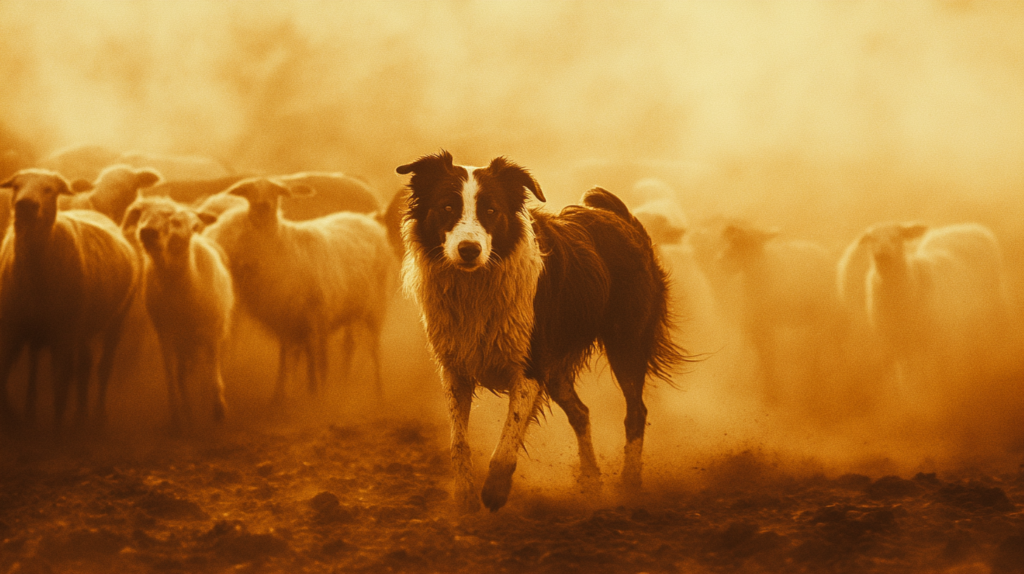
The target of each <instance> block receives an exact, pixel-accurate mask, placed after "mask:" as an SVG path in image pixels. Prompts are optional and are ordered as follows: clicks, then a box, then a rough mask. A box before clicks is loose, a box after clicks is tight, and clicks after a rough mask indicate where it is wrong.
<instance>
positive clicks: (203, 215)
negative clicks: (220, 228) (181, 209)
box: [192, 211, 217, 231]
mask: <svg viewBox="0 0 1024 574" xmlns="http://www.w3.org/2000/svg"><path fill="white" fill-rule="evenodd" d="M192 213H195V214H196V217H197V218H199V221H200V222H201V223H202V227H207V226H210V225H213V224H214V223H215V222H216V221H217V216H216V215H215V214H213V213H209V212H206V211H193V212H192ZM197 231H198V230H197Z"/></svg>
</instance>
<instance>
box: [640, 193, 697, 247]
mask: <svg viewBox="0 0 1024 574" xmlns="http://www.w3.org/2000/svg"><path fill="white" fill-rule="evenodd" d="M633 193H634V195H636V196H638V197H642V198H644V202H643V203H641V204H640V206H639V207H637V208H636V209H634V210H633V215H634V216H635V217H636V218H637V219H639V220H640V223H642V224H643V225H644V229H646V230H647V234H648V235H650V236H651V240H652V241H654V242H655V243H661V244H675V243H679V242H680V241H681V240H682V238H683V234H684V233H685V232H686V229H687V228H688V227H689V226H690V223H689V221H688V220H687V218H686V214H685V213H684V212H683V209H682V207H681V206H680V205H679V201H678V200H677V199H676V193H675V191H674V190H673V189H672V188H671V187H669V186H668V184H666V183H664V182H662V181H661V180H659V179H654V178H647V179H642V180H640V181H638V182H636V184H634V185H633Z"/></svg>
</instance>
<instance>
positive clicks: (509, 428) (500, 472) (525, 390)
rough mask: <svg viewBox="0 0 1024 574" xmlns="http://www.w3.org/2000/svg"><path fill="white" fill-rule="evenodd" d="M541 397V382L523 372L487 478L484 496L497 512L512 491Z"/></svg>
mask: <svg viewBox="0 0 1024 574" xmlns="http://www.w3.org/2000/svg"><path fill="white" fill-rule="evenodd" d="M539 400H540V384H538V383H537V381H535V380H533V379H530V378H527V377H524V376H522V375H519V376H518V378H517V379H516V380H515V381H514V382H513V383H512V385H511V387H510V390H509V393H508V417H507V418H506V419H505V427H504V428H503V429H502V431H501V439H500V440H499V441H498V446H497V447H496V448H495V449H494V454H492V455H491V464H490V467H489V468H488V470H487V480H486V481H484V489H483V492H482V493H481V498H482V499H483V501H484V506H486V507H487V508H489V509H490V510H491V512H494V511H496V510H498V509H499V508H501V507H502V506H505V502H506V501H508V493H509V491H511V490H512V473H514V472H515V471H516V459H517V458H519V449H520V448H522V446H523V439H524V438H525V436H526V429H527V427H528V426H529V424H530V419H532V418H533V416H534V414H535V413H536V412H537V409H538V407H539V406H540V405H539Z"/></svg>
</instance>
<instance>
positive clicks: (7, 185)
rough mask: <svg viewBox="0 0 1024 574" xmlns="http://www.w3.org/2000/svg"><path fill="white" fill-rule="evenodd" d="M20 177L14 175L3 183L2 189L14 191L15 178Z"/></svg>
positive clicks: (0, 186) (0, 184) (0, 185)
mask: <svg viewBox="0 0 1024 574" xmlns="http://www.w3.org/2000/svg"><path fill="white" fill-rule="evenodd" d="M16 177H18V174H14V175H12V176H11V177H9V178H7V179H6V180H5V181H4V182H3V183H0V189H4V188H10V189H14V178H16Z"/></svg>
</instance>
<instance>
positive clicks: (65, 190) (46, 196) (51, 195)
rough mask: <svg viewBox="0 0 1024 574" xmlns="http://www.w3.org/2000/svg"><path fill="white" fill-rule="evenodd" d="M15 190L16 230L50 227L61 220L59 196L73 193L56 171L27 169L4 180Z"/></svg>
mask: <svg viewBox="0 0 1024 574" xmlns="http://www.w3.org/2000/svg"><path fill="white" fill-rule="evenodd" d="M0 188H9V189H10V190H11V209H12V210H13V212H14V225H15V229H30V228H36V227H40V228H47V229H48V228H50V227H52V226H53V223H54V221H56V219H57V197H58V196H60V195H61V194H66V195H70V194H71V193H72V191H71V186H70V184H69V183H68V182H67V180H66V179H64V178H63V177H61V176H60V175H59V174H57V173H56V172H52V171H47V170H42V169H25V170H22V171H19V172H18V173H16V174H14V176H12V177H11V178H10V179H8V180H7V181H5V182H3V183H0Z"/></svg>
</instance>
